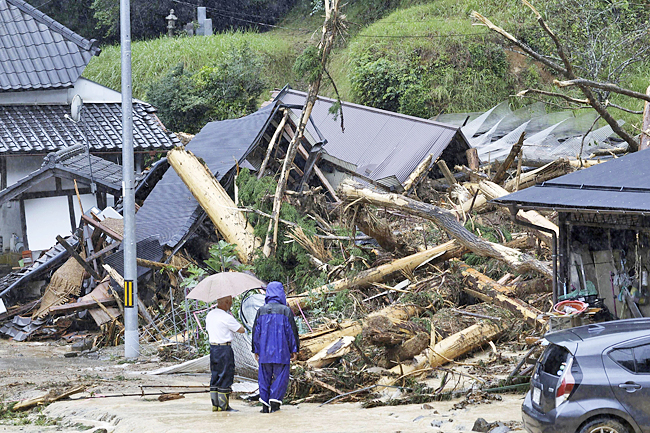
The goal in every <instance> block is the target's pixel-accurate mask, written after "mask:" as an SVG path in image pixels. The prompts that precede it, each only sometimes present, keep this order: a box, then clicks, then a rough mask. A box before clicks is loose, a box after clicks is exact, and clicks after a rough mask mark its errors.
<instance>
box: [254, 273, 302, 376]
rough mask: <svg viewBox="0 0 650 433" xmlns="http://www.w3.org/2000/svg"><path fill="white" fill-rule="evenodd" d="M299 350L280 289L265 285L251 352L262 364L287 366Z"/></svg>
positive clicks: (276, 286)
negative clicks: (264, 295) (263, 302)
mask: <svg viewBox="0 0 650 433" xmlns="http://www.w3.org/2000/svg"><path fill="white" fill-rule="evenodd" d="M299 349H300V339H299V337H298V328H297V327H296V322H295V320H294V318H293V312H292V311H291V308H289V307H288V306H287V298H286V296H285V294H284V286H283V285H282V283H280V282H278V281H272V282H270V283H269V285H268V286H266V298H265V304H264V305H262V306H261V307H260V308H259V310H257V315H256V316H255V323H254V324H253V353H257V354H258V355H259V356H260V361H259V362H260V363H262V364H289V363H290V360H291V354H292V353H295V352H298V350H299Z"/></svg>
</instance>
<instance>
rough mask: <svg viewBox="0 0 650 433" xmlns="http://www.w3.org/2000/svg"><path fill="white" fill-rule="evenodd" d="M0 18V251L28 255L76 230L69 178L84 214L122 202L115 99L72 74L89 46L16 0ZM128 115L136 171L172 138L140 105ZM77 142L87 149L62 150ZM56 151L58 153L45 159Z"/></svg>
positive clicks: (92, 46) (93, 50) (6, 3)
mask: <svg viewBox="0 0 650 433" xmlns="http://www.w3.org/2000/svg"><path fill="white" fill-rule="evenodd" d="M0 21H1V23H0V26H1V27H2V29H3V36H2V38H1V39H0V56H1V57H2V59H3V61H2V62H1V65H0V68H1V70H0V190H1V192H0V245H2V251H3V252H13V253H20V252H21V251H23V250H31V251H33V252H34V254H33V256H34V257H33V259H37V258H38V255H39V252H40V251H43V250H46V249H48V248H49V247H51V246H52V245H53V244H54V243H55V237H56V235H64V236H65V235H67V234H69V233H70V232H71V230H72V231H73V230H74V229H75V227H76V225H77V224H78V221H79V215H77V213H76V212H78V210H74V207H75V206H76V201H77V198H76V197H75V196H76V194H77V193H76V191H75V185H74V180H75V179H76V181H77V186H76V188H77V190H78V193H79V195H80V200H81V203H82V205H83V207H84V209H87V208H90V207H92V206H97V207H99V208H102V209H103V208H104V207H105V206H111V205H113V204H114V203H115V202H116V200H117V199H118V198H119V197H120V196H121V183H120V182H121V181H117V180H116V179H113V176H112V174H113V172H115V171H116V170H119V169H121V167H120V166H119V165H117V164H119V161H120V159H121V141H122V129H121V128H122V127H121V124H122V120H121V118H122V113H121V94H120V93H119V92H116V91H113V90H111V89H108V88H106V87H104V86H101V85H99V84H97V83H94V82H92V81H89V80H86V79H84V78H83V77H81V74H82V73H83V70H84V68H85V67H86V65H87V64H88V63H89V62H90V60H91V58H92V57H93V56H97V55H99V54H100V49H99V47H98V44H97V41H95V40H87V39H84V38H83V37H81V36H79V35H78V34H76V33H74V32H72V31H71V30H69V29H68V28H66V27H64V26H63V25H61V24H59V23H57V22H56V21H54V20H52V19H51V18H49V17H48V16H46V15H44V14H43V13H42V12H40V11H38V10H37V9H35V8H34V7H32V6H30V5H29V4H27V3H26V2H24V1H22V0H2V1H0ZM73 100H76V101H77V103H76V104H75V105H74V108H75V109H76V110H77V113H78V114H79V116H78V119H77V121H75V120H73V118H74V117H75V116H74V113H71V104H72V102H73ZM79 102H80V103H79ZM133 119H134V148H135V161H136V170H137V171H138V172H140V171H141V170H142V168H143V165H144V160H145V157H148V156H149V155H151V156H154V155H156V154H158V153H164V152H166V151H167V150H168V149H171V148H173V147H174V146H176V145H178V144H180V142H179V141H178V139H177V138H176V137H175V136H174V135H173V134H170V133H169V132H167V131H166V130H165V128H164V126H163V125H162V124H161V123H160V121H159V120H158V118H157V117H156V115H155V109H153V107H151V106H150V105H148V104H146V103H143V102H140V101H134V104H133ZM78 144H80V145H82V146H83V147H85V149H86V150H85V151H84V150H83V149H79V148H77V149H76V150H75V151H73V153H74V155H75V156H71V155H72V154H70V153H66V151H67V149H70V148H72V147H73V146H75V145H78ZM58 151H64V153H62V154H57V155H56V156H48V157H47V158H46V159H45V160H44V157H46V155H47V154H48V153H53V152H58ZM88 151H90V154H91V155H88ZM80 152H82V153H85V155H84V156H82V155H81V153H80ZM70 158H72V159H70ZM106 171H107V172H110V173H111V174H110V175H108V176H107V177H106V178H105V179H103V178H102V177H103V175H104V174H105V173H106ZM116 182H117V183H116ZM30 258H31V257H30Z"/></svg>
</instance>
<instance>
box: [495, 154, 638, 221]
mask: <svg viewBox="0 0 650 433" xmlns="http://www.w3.org/2000/svg"><path fill="white" fill-rule="evenodd" d="M648 167H650V151H641V152H635V153H632V154H629V155H626V156H624V157H621V158H617V159H612V160H609V161H607V162H604V163H601V164H598V165H595V166H593V167H590V168H587V169H584V170H580V171H577V172H574V173H570V174H567V175H564V176H560V177H558V178H556V179H553V180H550V181H547V182H544V183H542V184H541V185H536V186H534V187H531V188H527V189H524V190H522V191H518V192H515V193H512V194H509V195H507V196H504V197H501V198H499V199H495V200H493V201H494V202H496V203H500V204H504V205H509V204H515V205H518V206H519V207H523V208H539V207H544V208H556V209H560V208H566V209H585V210H599V211H608V210H609V211H630V212H650V177H648V175H647V174H648Z"/></svg>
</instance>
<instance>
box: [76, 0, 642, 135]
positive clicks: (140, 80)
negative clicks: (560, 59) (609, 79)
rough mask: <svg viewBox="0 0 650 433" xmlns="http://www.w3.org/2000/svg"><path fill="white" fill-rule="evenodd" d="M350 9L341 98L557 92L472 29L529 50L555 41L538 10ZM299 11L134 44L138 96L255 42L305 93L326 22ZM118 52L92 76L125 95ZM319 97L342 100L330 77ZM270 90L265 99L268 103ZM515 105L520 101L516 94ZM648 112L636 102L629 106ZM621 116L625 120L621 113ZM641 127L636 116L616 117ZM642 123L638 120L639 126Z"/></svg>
mask: <svg viewBox="0 0 650 433" xmlns="http://www.w3.org/2000/svg"><path fill="white" fill-rule="evenodd" d="M351 3H352V6H351V7H349V9H348V10H347V11H345V12H346V13H347V18H348V21H349V25H348V32H347V34H346V35H345V37H344V38H339V41H338V42H339V43H338V45H337V47H336V48H335V49H334V50H333V51H332V55H331V57H330V65H329V68H328V69H329V72H330V74H331V75H332V77H333V79H334V81H335V82H336V84H337V87H338V90H339V92H340V95H341V98H342V99H344V100H348V101H353V102H357V103H362V104H367V105H373V106H376V107H379V108H385V109H389V110H394V111H399V112H403V113H406V114H411V115H416V116H421V117H433V116H435V115H437V114H439V113H443V112H463V111H478V110H484V109H488V108H490V107H492V106H493V105H495V104H497V103H499V102H501V101H503V100H505V99H507V98H508V97H509V96H511V95H514V94H516V93H517V92H518V91H520V90H522V89H525V88H527V87H537V88H546V89H550V87H551V86H550V84H551V82H552V78H554V77H553V76H552V75H550V74H548V73H547V72H545V71H544V70H543V69H541V68H539V67H538V66H537V65H535V64H533V63H532V62H531V61H530V60H528V59H527V58H525V57H523V56H521V55H518V54H515V53H513V52H512V50H507V49H505V48H504V43H503V40H502V39H501V38H500V37H499V36H497V35H495V34H494V33H491V32H489V31H488V30H487V29H486V28H485V27H482V26H477V25H472V21H471V19H470V18H469V16H470V13H471V11H472V10H477V11H479V12H481V13H482V14H483V15H485V16H487V17H489V18H490V19H491V20H492V21H493V22H495V23H497V24H499V25H501V26H503V27H504V28H505V29H507V30H508V31H510V32H512V33H513V34H516V35H517V36H518V37H521V38H524V39H525V40H527V42H528V43H529V44H531V45H533V44H544V43H549V41H548V40H544V38H543V37H541V36H543V35H541V34H540V31H539V27H538V26H537V24H536V22H535V21H534V16H533V15H532V13H530V10H528V9H527V8H524V7H523V6H522V5H521V3H520V2H519V1H514V0H506V1H497V0H485V1H478V0H460V1H458V0H437V1H428V2H427V1H419V2H418V1H406V0H403V1H392V2H390V1H389V2H380V1H378V0H359V1H357V2H351ZM310 7H311V4H310V5H308V6H305V5H303V6H298V7H296V8H295V9H294V10H293V11H292V12H291V13H290V14H289V16H288V17H287V18H286V19H285V20H284V21H283V22H282V23H281V25H280V26H279V27H278V28H275V29H273V30H271V31H269V32H265V33H250V32H248V33H241V32H236V33H228V34H219V35H214V36H209V37H175V38H161V39H156V40H150V41H144V42H134V43H133V45H132V51H133V92H134V96H135V97H136V98H139V99H143V100H146V99H147V97H146V92H147V89H148V86H150V84H151V83H154V82H156V81H158V80H160V79H162V78H163V77H164V76H165V75H166V74H167V73H168V71H170V69H171V68H173V67H175V66H176V65H178V64H179V63H184V65H185V70H186V71H189V72H190V73H192V72H197V71H200V70H201V69H202V68H204V67H206V66H207V67H211V66H214V64H215V63H216V62H217V61H218V59H219V58H220V57H221V56H223V55H224V53H225V52H226V51H227V50H228V49H229V48H230V47H233V46H241V44H242V43H247V44H248V47H250V49H251V50H252V51H254V52H255V53H256V54H257V55H258V56H259V58H260V60H261V62H262V65H263V67H262V75H263V77H262V78H263V81H264V86H265V89H266V90H269V91H270V90H272V89H273V88H280V87H282V86H284V85H285V84H287V83H288V84H290V85H291V86H292V87H294V88H297V89H302V90H305V89H306V84H305V83H304V82H301V80H300V77H296V76H295V74H294V72H293V70H292V67H293V63H294V60H295V59H296V57H297V56H298V55H299V54H300V53H301V52H302V50H303V49H304V48H305V47H306V46H308V44H315V43H317V41H318V39H319V37H320V24H321V23H322V17H321V16H320V14H319V13H318V12H316V13H314V14H312V15H310V12H311V10H310ZM119 62H120V51H119V46H108V47H104V48H103V51H102V53H101V55H100V56H99V57H97V58H93V60H92V61H91V63H90V65H89V66H88V67H87V68H86V71H85V72H84V76H85V77H87V78H89V79H91V80H94V81H97V82H99V83H101V84H104V85H106V86H108V87H111V88H114V89H116V90H119V83H120V65H119ZM635 68H636V69H635V70H634V73H633V74H632V75H631V76H630V77H628V78H627V79H626V80H625V83H624V84H626V85H629V86H631V87H633V88H634V89H635V90H638V91H645V87H646V86H647V81H648V80H647V78H646V77H647V72H648V71H647V69H648V68H647V66H646V65H644V64H641V65H636V66H635ZM321 94H324V95H327V96H334V90H333V87H332V86H331V85H330V84H329V83H327V81H326V80H325V81H324V85H323V87H322V90H321ZM268 96H269V94H268V92H267V91H264V92H262V94H261V95H260V96H259V100H258V103H259V102H261V100H264V99H267V98H268ZM511 101H513V102H514V103H517V100H515V98H512V99H511ZM619 103H621V104H624V105H625V104H626V105H627V106H630V105H632V107H630V108H634V109H640V108H639V107H642V104H641V103H640V102H638V103H637V101H632V102H630V101H626V102H625V103H623V102H619ZM619 114H620V115H619ZM615 115H616V116H617V117H624V118H626V120H628V123H629V122H630V121H632V122H635V121H636V120H635V119H636V118H637V117H638V116H637V117H635V116H633V115H624V113H622V112H620V113H619V112H615ZM637 123H638V122H637Z"/></svg>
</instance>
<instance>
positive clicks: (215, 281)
mask: <svg viewBox="0 0 650 433" xmlns="http://www.w3.org/2000/svg"><path fill="white" fill-rule="evenodd" d="M265 286H266V284H264V283H263V282H261V281H260V280H258V279H257V278H255V277H253V276H252V275H248V274H245V273H243V272H219V273H218V274H214V275H210V276H209V277H206V278H204V279H203V280H201V281H200V282H199V284H197V285H196V287H194V288H193V289H192V291H191V292H190V293H188V294H187V297H188V298H189V299H197V300H199V301H203V302H208V303H210V302H214V301H216V300H217V299H219V298H225V297H226V296H237V295H239V294H241V293H244V292H245V291H246V290H250V289H258V288H263V287H265Z"/></svg>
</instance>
